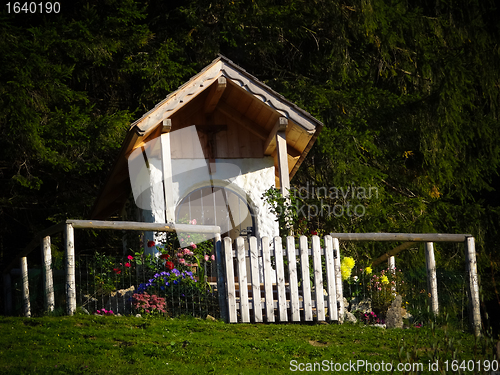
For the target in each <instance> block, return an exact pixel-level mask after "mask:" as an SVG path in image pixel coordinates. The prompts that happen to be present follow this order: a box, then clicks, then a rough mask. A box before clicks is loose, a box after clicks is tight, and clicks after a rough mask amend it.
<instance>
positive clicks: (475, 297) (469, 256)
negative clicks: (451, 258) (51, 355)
mask: <svg viewBox="0 0 500 375" xmlns="http://www.w3.org/2000/svg"><path fill="white" fill-rule="evenodd" d="M465 264H466V271H467V276H468V279H469V283H468V284H469V285H468V288H467V292H468V293H467V294H468V295H469V321H470V325H471V330H472V331H473V332H474V335H475V336H479V335H481V311H480V307H479V303H480V301H479V281H478V276H477V263H476V248H475V241H474V237H467V238H466V240H465Z"/></svg>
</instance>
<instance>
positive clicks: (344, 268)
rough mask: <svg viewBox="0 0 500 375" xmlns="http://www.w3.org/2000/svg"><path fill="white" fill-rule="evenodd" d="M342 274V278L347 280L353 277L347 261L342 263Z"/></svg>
mask: <svg viewBox="0 0 500 375" xmlns="http://www.w3.org/2000/svg"><path fill="white" fill-rule="evenodd" d="M340 274H341V275H342V280H347V279H348V278H349V277H351V269H350V268H349V267H347V266H346V265H345V263H342V264H341V265H340Z"/></svg>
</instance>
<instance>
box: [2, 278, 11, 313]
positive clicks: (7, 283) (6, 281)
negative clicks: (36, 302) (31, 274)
mask: <svg viewBox="0 0 500 375" xmlns="http://www.w3.org/2000/svg"><path fill="white" fill-rule="evenodd" d="M3 298H4V301H3V303H4V314H5V315H6V316H9V315H12V283H11V277H10V271H9V272H8V273H4V274H3Z"/></svg>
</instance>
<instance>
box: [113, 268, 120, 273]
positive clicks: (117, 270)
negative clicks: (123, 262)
mask: <svg viewBox="0 0 500 375" xmlns="http://www.w3.org/2000/svg"><path fill="white" fill-rule="evenodd" d="M113 271H115V273H116V274H117V275H119V274H121V273H122V270H121V269H119V268H113Z"/></svg>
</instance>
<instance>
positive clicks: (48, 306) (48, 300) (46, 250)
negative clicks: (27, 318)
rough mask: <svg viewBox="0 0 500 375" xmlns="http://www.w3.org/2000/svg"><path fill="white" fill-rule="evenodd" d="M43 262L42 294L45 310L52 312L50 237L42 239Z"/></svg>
mask: <svg viewBox="0 0 500 375" xmlns="http://www.w3.org/2000/svg"><path fill="white" fill-rule="evenodd" d="M42 262H43V294H44V302H45V310H46V311H48V312H52V311H54V281H53V278H52V253H51V251H50V236H46V237H44V238H42Z"/></svg>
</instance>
